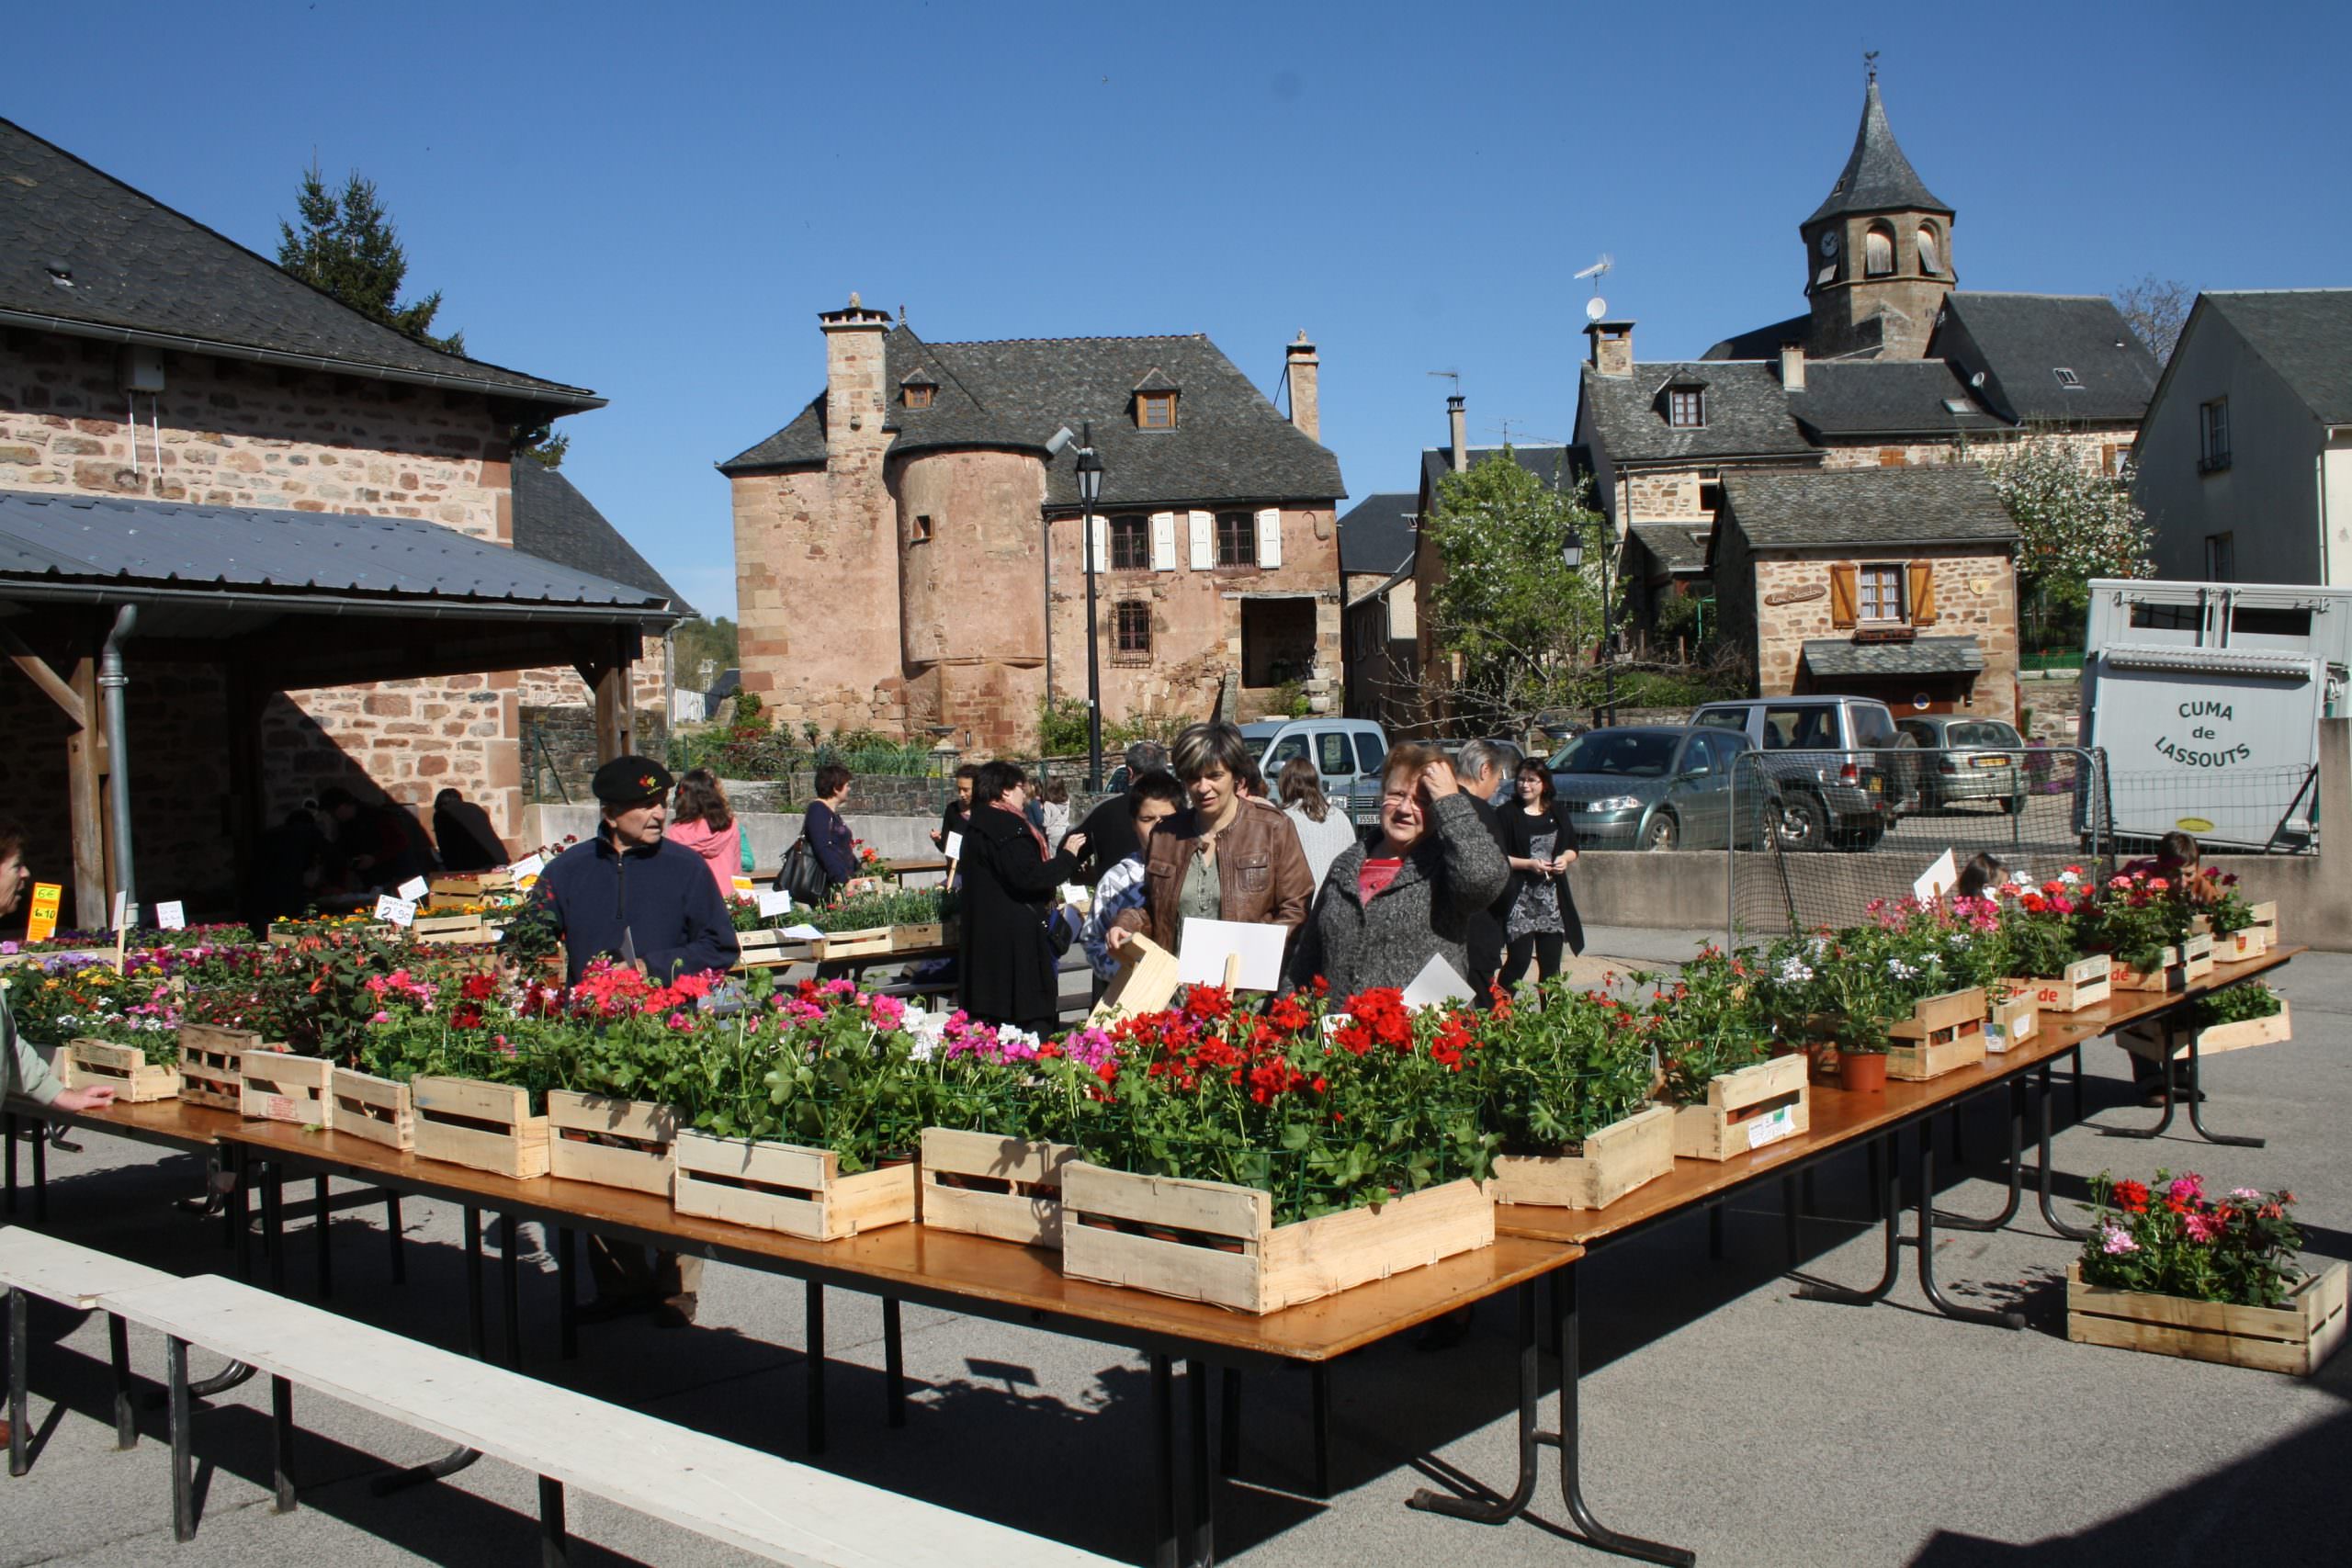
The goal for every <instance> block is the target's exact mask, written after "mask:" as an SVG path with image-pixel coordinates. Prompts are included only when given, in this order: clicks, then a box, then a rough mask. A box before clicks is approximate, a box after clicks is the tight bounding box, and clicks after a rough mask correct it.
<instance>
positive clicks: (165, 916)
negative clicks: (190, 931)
mask: <svg viewBox="0 0 2352 1568" xmlns="http://www.w3.org/2000/svg"><path fill="white" fill-rule="evenodd" d="M155 924H156V925H157V926H159V927H161V928H162V929H163V930H164V931H186V930H187V910H186V909H184V908H181V907H180V900H178V899H177V898H175V899H173V900H172V901H171V902H170V903H168V904H158V905H156V906H155Z"/></svg>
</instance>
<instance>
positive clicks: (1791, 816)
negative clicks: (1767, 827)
mask: <svg viewBox="0 0 2352 1568" xmlns="http://www.w3.org/2000/svg"><path fill="white" fill-rule="evenodd" d="M1775 831H1776V832H1777V833H1778V834H1779V835H1780V840H1781V848H1782V849H1783V850H1817V849H1820V848H1821V847H1822V846H1823V845H1824V844H1825V843H1826V842H1827V841H1828V839H1829V808H1828V807H1826V806H1824V805H1822V803H1821V800H1820V797H1819V796H1817V795H1786V796H1783V797H1782V798H1781V820H1780V822H1779V824H1778V826H1777V827H1776V829H1775Z"/></svg>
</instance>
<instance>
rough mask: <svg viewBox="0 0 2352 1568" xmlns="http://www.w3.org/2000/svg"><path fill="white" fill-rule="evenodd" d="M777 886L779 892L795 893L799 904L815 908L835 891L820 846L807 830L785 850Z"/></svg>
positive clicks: (776, 875) (777, 877)
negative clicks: (818, 851) (820, 857)
mask: <svg viewBox="0 0 2352 1568" xmlns="http://www.w3.org/2000/svg"><path fill="white" fill-rule="evenodd" d="M773 886H774V887H775V891H776V892H778V893H789V894H791V895H792V901H793V902H794V903H795V904H800V905H806V906H807V907H809V908H812V909H813V908H817V907H818V906H820V905H821V904H823V903H824V901H825V895H826V894H828V893H830V892H831V891H832V888H833V881H832V878H831V877H830V876H828V875H827V874H825V863H824V862H823V861H820V860H819V859H818V858H817V846H816V845H814V844H812V843H810V842H809V835H808V834H807V833H803V834H801V835H800V837H799V838H798V839H797V840H794V842H793V845H792V848H790V849H788V850H786V852H784V865H783V867H782V868H781V869H780V870H778V871H777V872H776V874H775V883H774V884H773Z"/></svg>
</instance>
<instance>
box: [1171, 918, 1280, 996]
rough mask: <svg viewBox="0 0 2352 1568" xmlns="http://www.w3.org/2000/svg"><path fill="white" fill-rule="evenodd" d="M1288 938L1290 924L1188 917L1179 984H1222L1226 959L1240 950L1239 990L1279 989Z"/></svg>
mask: <svg viewBox="0 0 2352 1568" xmlns="http://www.w3.org/2000/svg"><path fill="white" fill-rule="evenodd" d="M1289 939H1290V928H1289V927H1288V926H1261V925H1258V924H1256V923H1254V922H1252V921H1249V920H1202V919H1187V920H1185V922H1184V931H1183V935H1182V937H1181V938H1179V939H1178V942H1179V947H1178V951H1177V954H1176V983H1177V984H1178V985H1182V986H1222V985H1224V984H1225V961H1226V958H1227V955H1228V954H1234V953H1238V954H1239V955H1240V958H1241V967H1240V969H1239V971H1238V973H1237V974H1236V975H1235V976H1234V981H1233V985H1234V988H1235V989H1236V990H1240V991H1278V990H1280V989H1282V984H1283V944H1284V943H1285V942H1288V941H1289Z"/></svg>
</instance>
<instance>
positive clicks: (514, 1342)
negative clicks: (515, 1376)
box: [498, 1214, 523, 1371]
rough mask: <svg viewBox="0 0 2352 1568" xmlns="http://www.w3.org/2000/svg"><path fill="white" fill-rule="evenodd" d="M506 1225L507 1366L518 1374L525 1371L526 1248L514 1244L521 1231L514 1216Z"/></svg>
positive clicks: (502, 1251)
mask: <svg viewBox="0 0 2352 1568" xmlns="http://www.w3.org/2000/svg"><path fill="white" fill-rule="evenodd" d="M503 1218H504V1220H505V1222H506V1229H505V1236H506V1244H505V1245H504V1246H503V1247H500V1248H499V1249H498V1283H499V1293H500V1296H501V1298H502V1305H503V1307H504V1309H505V1310H504V1313H503V1317H504V1327H505V1330H506V1364H507V1365H508V1366H509V1367H511V1368H513V1369H514V1370H515V1371H522V1370H523V1265H522V1260H521V1259H520V1258H518V1257H516V1254H517V1253H519V1252H521V1251H522V1250H523V1249H522V1248H521V1247H517V1246H516V1245H515V1232H516V1231H517V1230H519V1229H521V1228H522V1227H521V1225H520V1224H518V1223H517V1222H516V1220H515V1216H514V1215H512V1214H507V1215H504V1216H503Z"/></svg>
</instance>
